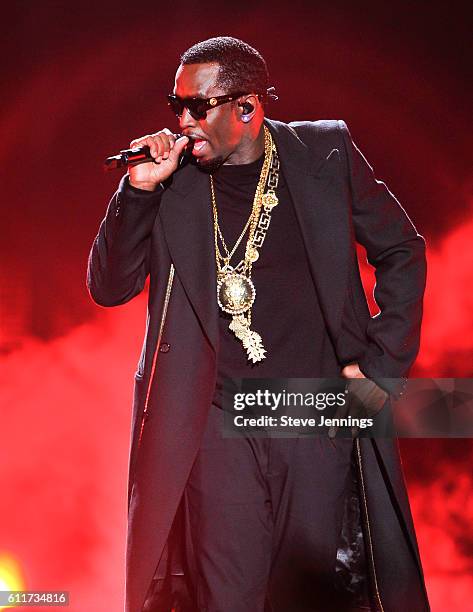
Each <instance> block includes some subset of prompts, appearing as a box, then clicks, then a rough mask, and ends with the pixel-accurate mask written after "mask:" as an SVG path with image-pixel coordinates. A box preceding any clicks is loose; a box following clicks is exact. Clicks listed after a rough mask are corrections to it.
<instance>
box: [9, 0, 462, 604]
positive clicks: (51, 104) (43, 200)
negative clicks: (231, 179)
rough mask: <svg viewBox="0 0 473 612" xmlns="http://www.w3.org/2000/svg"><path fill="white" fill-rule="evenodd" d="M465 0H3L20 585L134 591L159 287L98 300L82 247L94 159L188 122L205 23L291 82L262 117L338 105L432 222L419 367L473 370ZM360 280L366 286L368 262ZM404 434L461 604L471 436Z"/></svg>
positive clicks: (434, 571) (105, 184) (118, 594)
mask: <svg viewBox="0 0 473 612" xmlns="http://www.w3.org/2000/svg"><path fill="white" fill-rule="evenodd" d="M468 5H469V3H466V2H465V4H464V5H463V4H462V3H456V2H451V3H449V4H448V5H446V6H445V5H444V4H443V3H439V4H438V5H435V3H430V2H417V3H407V2H398V3H396V4H395V5H394V4H390V3H377V2H368V1H361V2H357V3H353V5H350V6H349V7H346V6H345V5H344V4H343V3H341V2H336V1H332V2H330V3H318V4H317V5H315V3H312V2H311V3H303V2H298V1H292V2H291V3H288V4H287V5H279V4H278V3H275V2H268V3H264V2H258V1H257V0H254V1H253V2H249V1H247V2H245V3H238V5H237V4H232V5H224V4H223V3H212V2H198V3H196V2H176V3H165V4H164V3H163V2H148V1H145V0H142V1H141V2H135V3H130V2H119V1H118V0H116V1H115V2H109V1H106V2H98V1H97V2H76V3H72V2H59V1H57V2H51V1H43V2H41V3H31V2H27V1H24V2H13V3H10V4H9V5H4V4H2V9H1V12H2V21H3V24H4V27H3V31H2V39H1V41H0V45H1V53H2V55H1V56H2V60H3V63H4V64H5V63H6V66H4V68H3V69H2V73H3V76H5V77H6V79H5V81H4V83H3V84H2V90H3V91H2V96H1V100H2V111H1V116H0V126H1V131H0V133H1V135H2V136H1V142H0V160H1V167H2V171H3V172H2V180H1V185H2V198H1V201H2V224H1V226H2V227H1V229H2V237H1V249H2V254H1V255H2V256H1V258H0V280H1V305H0V314H1V320H2V327H1V332H0V349H1V354H0V365H1V380H0V383H1V387H0V402H1V432H2V441H1V442H2V443H1V445H0V459H1V461H0V482H1V487H2V502H1V505H0V580H2V567H3V574H4V573H5V567H6V563H7V559H9V558H10V559H14V560H16V561H17V563H18V569H19V571H20V573H21V574H22V576H23V579H24V581H25V583H24V587H25V588H28V589H36V590H47V589H52V590H61V589H64V590H69V591H70V592H71V605H70V607H69V609H70V610H71V612H72V611H74V612H76V611H83V610H90V611H92V612H109V611H112V610H121V609H122V598H123V581H124V545H125V520H126V502H125V496H126V472H127V459H128V442H129V424H130V401H131V391H132V377H133V372H134V368H135V365H136V362H137V360H138V355H139V350H140V347H141V339H142V335H143V333H144V317H145V311H146V303H145V300H146V296H144V295H143V296H140V297H139V298H137V299H135V300H134V301H133V302H132V303H130V304H127V305H125V306H122V307H119V308H116V309H111V310H106V309H101V308H99V307H97V306H95V305H94V304H93V303H92V302H91V301H90V298H89V296H88V294H87V292H86V289H85V269H86V261H87V254H88V250H89V248H90V245H91V242H92V239H93V238H94V236H95V233H96V231H97V227H98V223H99V221H100V220H101V218H102V216H103V214H104V211H105V206H106V203H107V201H108V199H109V197H110V196H111V194H112V193H113V191H114V189H115V187H116V184H117V181H118V178H119V175H116V174H115V175H104V174H103V173H102V169H101V163H102V160H103V158H104V157H105V156H107V155H109V154H112V153H114V152H116V151H117V150H118V149H120V148H123V147H125V146H127V145H128V143H129V141H130V140H131V139H132V138H134V137H137V136H140V135H142V134H145V133H149V132H152V131H155V130H157V129H160V128H162V127H165V126H167V127H169V128H171V129H175V130H176V129H177V123H176V120H175V118H174V117H173V116H172V115H171V114H170V112H169V110H168V109H167V107H166V103H165V98H164V96H165V94H167V93H169V92H170V91H171V89H172V86H173V78H174V72H175V69H176V67H177V65H178V59H179V54H180V53H181V52H183V51H184V50H185V49H186V48H187V47H189V46H190V45H191V44H193V43H194V42H196V41H198V40H202V39H204V38H207V37H209V36H215V35H223V34H228V35H233V36H237V37H240V38H243V39H244V40H246V41H248V42H249V43H250V44H252V45H254V46H255V47H256V48H257V49H259V50H260V51H261V53H262V54H263V55H264V56H265V58H266V60H267V62H268V65H269V68H270V72H271V82H272V84H274V85H275V86H276V88H277V90H278V93H279V95H280V100H279V101H278V102H277V103H274V105H273V106H272V107H271V108H270V110H269V113H268V115H269V116H270V117H272V118H274V119H280V120H283V121H290V120H296V119H298V120H299V119H308V120H315V119H324V118H326V119H337V118H340V119H344V120H345V121H346V122H347V124H348V126H349V128H350V130H351V133H352V136H353V138H354V140H355V142H356V143H357V144H358V146H359V147H360V148H361V149H362V151H363V152H364V153H365V155H366V156H367V158H368V160H369V161H370V163H371V164H372V165H373V166H374V168H375V172H376V174H377V176H378V177H379V178H382V179H383V180H385V181H386V182H387V184H388V186H389V187H390V189H391V190H392V191H393V192H394V193H395V194H396V196H397V197H398V198H399V200H400V201H401V203H402V204H403V206H404V207H405V208H406V210H407V212H408V214H409V215H410V217H411V219H412V220H413V222H414V223H415V225H416V226H417V228H418V230H419V232H420V233H422V234H423V235H424V236H425V238H426V240H427V244H428V261H429V277H428V289H427V293H426V300H425V319H424V326H423V332H422V348H421V352H420V355H419V359H418V361H417V363H416V366H415V368H414V370H413V372H412V375H417V376H427V377H434V376H436V377H468V376H471V370H472V348H473V319H472V316H471V313H472V306H473V294H472V291H471V285H472V281H473V271H472V270H473V266H472V264H473V250H472V249H471V243H472V241H473V210H472V196H471V187H472V177H471V173H470V168H471V156H470V155H469V145H470V141H471V133H470V130H469V128H470V125H471V107H472V97H471V52H470V53H469V50H470V44H471V43H470V37H471V22H470V21H469V19H468V18H469V15H468V11H467V6H468ZM6 6H8V8H6ZM469 71H470V74H469V78H467V75H468V73H469ZM365 281H366V288H367V292H368V293H369V294H371V291H372V276H371V273H370V271H368V270H367V271H366V274H365ZM401 447H402V454H403V461H404V467H405V472H406V477H407V479H408V486H409V493H410V498H411V504H412V509H413V513H414V519H415V522H416V527H417V533H418V538H419V543H420V548H421V554H422V557H423V562H424V568H425V572H426V579H427V586H428V590H429V593H430V598H431V603H432V609H433V611H434V612H442V611H444V610H466V609H468V607H469V606H468V604H467V601H468V597H469V598H470V599H471V597H472V596H473V578H472V569H473V536H472V531H471V524H472V522H473V496H472V495H471V491H472V486H471V485H472V482H471V465H472V460H473V445H472V443H471V441H469V440H460V439H458V440H450V441H448V440H403V441H402V442H401ZM2 564H3V565H2ZM0 588H1V587H0ZM36 609H38V608H36Z"/></svg>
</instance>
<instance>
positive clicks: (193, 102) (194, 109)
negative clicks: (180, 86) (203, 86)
mask: <svg viewBox="0 0 473 612" xmlns="http://www.w3.org/2000/svg"><path fill="white" fill-rule="evenodd" d="M244 95H245V92H244V91H237V92H236V93H232V94H227V95H225V96H213V97H212V98H180V97H179V96H176V95H175V94H169V95H168V106H170V107H171V109H172V111H173V112H174V113H175V115H176V116H177V117H181V115H182V113H183V112H184V109H185V108H187V110H188V111H189V113H190V116H191V117H192V118H193V119H195V120H199V119H205V118H206V116H207V111H208V110H210V109H211V108H215V107H216V106H220V105H221V104H226V103H227V102H231V101H232V100H236V99H237V98H239V97H240V96H244Z"/></svg>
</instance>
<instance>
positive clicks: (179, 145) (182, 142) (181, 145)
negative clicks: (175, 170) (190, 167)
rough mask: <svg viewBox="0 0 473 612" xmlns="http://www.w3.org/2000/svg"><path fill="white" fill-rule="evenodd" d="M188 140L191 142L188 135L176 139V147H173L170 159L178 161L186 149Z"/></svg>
mask: <svg viewBox="0 0 473 612" xmlns="http://www.w3.org/2000/svg"><path fill="white" fill-rule="evenodd" d="M188 142H189V138H188V137H187V136H181V137H180V138H178V139H177V140H176V141H175V143H174V147H173V148H172V150H171V152H170V154H169V159H170V160H171V161H173V162H176V161H178V159H179V155H180V154H181V153H182V151H183V150H184V149H185V147H186V145H187V143H188Z"/></svg>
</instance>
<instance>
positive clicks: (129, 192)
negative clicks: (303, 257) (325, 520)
mask: <svg viewBox="0 0 473 612" xmlns="http://www.w3.org/2000/svg"><path fill="white" fill-rule="evenodd" d="M265 122H266V125H267V126H268V127H269V129H270V130H271V132H272V135H273V137H274V140H275V143H276V146H277V149H278V153H279V157H280V162H281V168H282V171H283V172H284V176H285V179H286V181H287V184H288V187H289V190H290V193H291V196H292V199H293V202H294V206H295V210H296V215H297V218H298V222H299V225H300V229H301V231H302V237H303V240H304V244H305V247H306V250H307V254H308V257H309V262H310V266H311V271H312V274H313V279H314V283H315V286H316V290H317V292H318V296H319V299H320V303H321V308H322V313H323V316H324V319H325V324H326V326H327V329H328V332H329V334H330V336H331V338H332V340H333V343H334V346H335V347H336V350H337V351H339V350H340V346H342V343H343V342H344V336H343V334H342V332H341V320H342V315H343V311H344V308H345V307H347V306H348V307H352V308H353V309H354V313H355V315H356V320H357V322H358V324H359V326H360V330H361V331H362V332H363V333H364V334H365V337H366V353H365V355H364V356H363V358H362V359H360V361H359V363H360V368H361V369H362V371H363V372H364V373H365V374H366V375H367V376H368V377H370V378H376V377H393V378H394V377H396V378H397V377H403V376H407V374H408V372H409V369H410V367H411V365H412V363H413V361H414V360H415V357H416V355H417V352H418V348H419V335H420V323H421V317H422V298H423V292H424V288H425V243H424V240H423V238H422V236H420V235H419V234H418V233H417V231H416V229H415V227H414V226H413V224H412V223H411V221H410V219H409V218H408V216H407V215H406V213H405V211H404V210H403V208H402V207H401V206H400V204H399V202H398V201H397V200H396V199H395V197H394V196H393V195H392V194H391V193H390V192H389V190H388V189H387V187H386V186H385V184H384V183H382V182H381V181H377V180H376V179H375V177H374V175H373V171H372V168H371V167H370V166H369V164H368V163H367V161H366V159H365V158H364V157H363V156H362V154H361V153H360V151H359V150H358V149H357V148H356V146H355V145H354V143H353V142H352V139H351V137H350V134H349V131H348V129H347V126H346V124H345V123H344V122H343V121H316V122H297V123H291V124H289V125H288V124H284V123H281V122H278V121H272V120H269V119H265ZM355 241H358V242H360V243H361V244H362V245H364V247H365V248H366V250H367V255H368V260H369V262H370V263H371V264H372V265H373V266H375V268H376V278H377V284H376V290H375V296H376V300H377V303H378V305H379V306H380V309H381V313H380V314H379V315H378V316H376V317H373V318H371V317H370V313H369V310H368V306H367V302H366V297H365V293H364V291H363V287H362V284H361V280H360V274H359V269H358V263H357V257H356V247H355ZM148 275H149V276H150V286H149V304H148V320H147V327H146V337H145V341H144V345H143V351H142V355H141V358H140V362H139V365H138V369H137V372H136V375H135V391H134V402H133V422H132V436H131V453H130V464H129V468H130V472H129V531H128V542H127V545H128V546H127V583H126V602H127V603H126V611H127V612H140V611H141V609H142V606H143V602H144V600H145V596H146V592H147V590H148V587H149V585H150V582H151V580H152V578H153V575H154V572H155V569H156V566H157V564H158V561H159V559H160V557H161V554H162V552H163V549H164V546H165V542H166V540H167V537H168V535H169V531H170V527H171V523H172V520H173V517H174V515H175V513H176V509H177V507H178V503H179V501H180V497H181V494H182V492H183V489H184V486H185V483H186V480H187V478H188V475H189V472H190V469H191V466H192V464H193V460H194V458H195V455H196V453H197V450H198V448H199V443H200V438H201V434H202V432H203V429H204V426H205V422H206V417H207V412H208V409H209V407H210V405H211V400H212V397H213V395H214V388H215V380H216V365H217V361H216V359H217V354H218V343H219V329H218V311H217V309H218V305H217V300H216V289H215V287H216V284H215V282H216V281H215V279H216V269H215V253H214V239H213V223H212V209H211V199H210V188H209V179H208V176H207V175H205V174H204V173H202V172H201V171H199V170H198V169H197V168H196V167H195V166H193V165H192V164H188V165H185V166H184V167H182V168H181V169H180V170H178V171H177V172H175V173H174V175H173V176H172V180H171V181H170V184H168V185H167V186H166V188H159V189H158V190H157V191H156V192H150V193H146V194H144V193H142V192H140V191H138V190H136V191H135V190H133V189H131V188H130V187H127V184H126V177H124V179H123V180H122V182H121V184H120V187H119V189H118V191H117V193H116V194H115V195H114V197H113V198H112V200H111V202H110V205H109V208H108V210H107V214H106V217H105V219H104V221H103V222H102V224H101V226H100V230H99V233H98V236H97V238H96V240H95V241H94V244H93V246H92V250H91V254H90V260H89V269H88V287H89V290H90V293H91V295H92V297H93V299H94V300H95V301H96V302H97V303H98V304H101V305H104V306H115V305H118V304H123V303H124V302H127V301H128V300H130V299H132V298H133V297H134V296H135V295H137V294H138V293H140V292H141V291H142V289H143V287H144V284H145V281H146V278H147V277H148ZM387 406H388V407H389V402H388V404H387ZM356 450H357V456H358V467H359V469H360V470H361V476H362V479H361V484H362V494H363V499H362V506H363V509H364V512H365V521H366V525H365V526H366V529H367V533H368V553H369V554H368V557H369V561H370V568H371V572H372V578H373V581H374V583H375V587H376V592H377V596H376V598H377V602H378V603H377V605H378V608H379V610H384V611H386V612H388V611H389V612H397V611H398V610H403V612H409V611H412V612H420V611H424V610H429V604H428V600H427V595H426V593H425V586H424V581H423V575H422V567H421V562H420V558H419V553H418V549H417V542H416V538H415V533H414V528H413V525H412V518H411V514H410V509H409V502H408V499H407V493H406V487H405V483H404V479H403V475H402V468H401V463H400V457H399V452H398V447H397V442H396V441H395V440H390V439H376V440H371V439H368V438H362V439H360V440H358V441H357V442H356Z"/></svg>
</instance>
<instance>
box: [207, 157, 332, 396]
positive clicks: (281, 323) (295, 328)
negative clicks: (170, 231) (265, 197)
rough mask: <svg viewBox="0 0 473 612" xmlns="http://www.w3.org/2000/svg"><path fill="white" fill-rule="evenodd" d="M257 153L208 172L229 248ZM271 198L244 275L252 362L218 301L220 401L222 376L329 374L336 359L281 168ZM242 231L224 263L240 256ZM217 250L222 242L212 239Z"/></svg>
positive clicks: (241, 220)
mask: <svg viewBox="0 0 473 612" xmlns="http://www.w3.org/2000/svg"><path fill="white" fill-rule="evenodd" d="M263 159H264V155H263V156H261V157H260V158H259V159H258V160H256V161H254V162H252V163H249V164H243V165H222V166H221V167H220V168H219V169H218V170H217V171H216V172H214V174H213V180H214V186H215V196H216V204H217V211H218V220H219V225H220V229H221V231H222V234H223V237H224V239H225V242H226V245H227V247H228V250H229V251H231V250H232V248H233V246H234V245H235V243H236V241H237V239H238V237H239V236H240V233H241V231H242V230H243V228H244V226H245V224H246V222H247V220H248V217H249V215H250V213H251V209H252V206H253V198H254V195H255V190H256V186H257V183H258V179H259V176H260V171H261V168H262V164H263ZM277 195H278V198H279V204H278V206H276V207H274V208H273V210H272V213H271V223H270V225H269V229H268V231H267V234H266V238H265V240H264V243H263V245H262V247H261V249H260V250H259V258H258V259H257V261H256V262H255V263H254V264H253V267H252V274H251V278H252V281H253V283H254V285H255V289H256V298H255V302H254V304H253V306H252V323H251V327H250V329H252V330H253V331H256V332H258V333H259V334H260V336H261V338H262V341H263V345H264V348H265V349H266V351H267V352H266V357H265V359H263V360H262V361H259V362H257V363H255V364H253V363H252V362H250V361H248V358H247V353H246V350H245V349H244V348H243V345H242V343H241V341H240V340H238V339H237V338H236V336H235V335H234V333H233V332H232V331H231V330H229V329H228V326H229V324H230V323H231V320H232V317H231V315H229V314H227V313H225V312H223V311H222V310H221V309H220V308H219V315H220V316H219V325H220V350H219V355H218V362H217V369H218V373H217V388H216V394H215V398H214V403H216V404H217V405H218V406H221V388H222V384H223V379H224V378H277V377H281V378H286V377H287V378H312V377H314V378H316V377H337V376H339V375H340V364H339V363H338V361H337V357H336V354H335V351H334V347H333V344H332V342H331V339H330V337H329V335H328V332H327V329H326V327H325V323H324V320H323V316H322V313H321V310H320V306H319V302H318V298H317V293H316V290H315V286H314V282H313V280H312V276H311V272H310V268H309V263H308V260H307V254H306V250H305V247H304V243H303V240H302V235H301V232H300V229H299V224H298V221H297V218H296V215H295V211H294V206H293V203H292V199H291V196H290V193H289V190H288V188H287V185H286V182H285V180H284V176H283V174H282V171H280V172H279V184H278V188H277ZM247 238H248V232H246V234H245V236H244V237H243V239H242V241H241V243H240V245H239V247H238V249H237V251H236V252H235V254H234V255H233V257H232V259H231V261H230V264H231V265H232V266H236V265H237V264H238V262H239V261H240V260H241V259H242V258H243V256H244V253H245V248H246V242H247ZM220 251H221V252H222V254H223V249H222V247H221V246H220Z"/></svg>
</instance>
